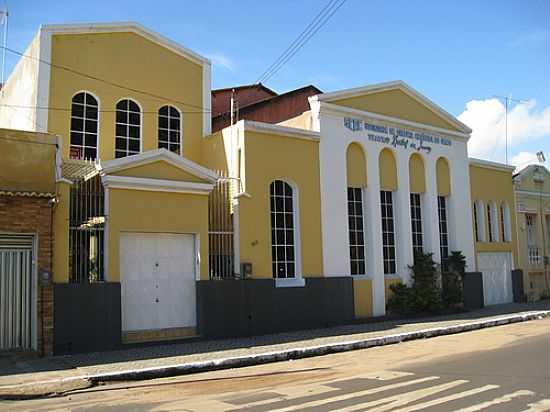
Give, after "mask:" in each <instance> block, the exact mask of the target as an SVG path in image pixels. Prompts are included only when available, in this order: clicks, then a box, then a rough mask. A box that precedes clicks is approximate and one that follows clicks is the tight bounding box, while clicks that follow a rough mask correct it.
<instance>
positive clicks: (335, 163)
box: [319, 119, 351, 276]
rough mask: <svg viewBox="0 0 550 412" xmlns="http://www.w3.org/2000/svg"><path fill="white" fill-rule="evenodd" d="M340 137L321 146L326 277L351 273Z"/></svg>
mask: <svg viewBox="0 0 550 412" xmlns="http://www.w3.org/2000/svg"><path fill="white" fill-rule="evenodd" d="M323 120H324V121H327V120H325V119H323ZM339 137H340V136H338V135H336V136H330V135H326V136H323V138H322V139H321V141H320V142H319V160H320V161H319V164H320V178H321V188H320V190H321V230H322V234H323V236H322V237H323V272H324V276H344V275H350V272H351V270H350V264H349V235H348V205H347V175H346V152H345V150H346V146H345V145H344V144H342V141H341V140H340V139H339Z"/></svg>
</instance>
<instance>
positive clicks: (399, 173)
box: [0, 23, 518, 353]
mask: <svg viewBox="0 0 550 412" xmlns="http://www.w3.org/2000/svg"><path fill="white" fill-rule="evenodd" d="M25 54H26V55H27V56H28V57H25V58H22V59H21V61H20V62H19V63H18V65H17V66H16V68H15V69H14V71H13V73H12V75H11V76H10V79H9V80H8V82H7V83H6V85H5V87H4V97H3V100H2V103H3V105H2V107H1V109H0V126H2V127H8V128H17V129H23V130H33V131H38V132H48V133H50V134H53V135H56V136H58V137H57V138H58V139H59V143H58V146H59V153H60V154H59V156H60V159H61V160H60V163H61V165H60V176H59V178H60V182H61V183H60V184H58V185H57V187H56V190H55V202H56V207H55V209H54V213H53V216H52V224H53V231H54V234H55V238H56V241H55V244H54V248H53V269H52V272H53V281H54V287H53V290H54V302H55V303H54V304H55V305H56V307H57V308H58V310H56V314H57V315H56V318H55V319H54V322H55V324H56V336H55V337H54V351H55V352H56V353H68V352H76V351H85V350H92V349H105V348H111V347H116V346H118V345H119V344H120V343H121V341H122V342H136V341H143V340H162V339H173V338H182V337H186V336H190V335H191V336H194V335H196V334H200V335H202V336H203V337H215V336H238V335H249V334H259V333H268V332H274V331H282V330H289V329H295V328H304V327H322V326H325V325H328V324H334V323H345V322H351V321H353V320H354V319H357V318H368V317H371V316H382V315H384V314H385V313H386V302H387V299H388V297H389V294H390V290H389V286H390V285H391V284H393V283H397V282H404V283H407V284H409V283H410V282H411V274H410V270H409V265H411V264H412V263H413V257H414V253H415V252H430V253H433V257H434V260H435V261H436V262H437V263H445V261H446V259H447V257H448V256H449V255H450V253H451V252H452V251H461V252H462V253H463V254H464V256H465V257H466V261H467V265H468V267H467V270H468V271H476V270H480V271H482V272H483V278H484V289H487V290H485V291H484V292H485V296H486V302H485V303H486V304H492V303H500V302H505V301H511V299H512V292H511V289H510V288H511V285H510V282H509V281H508V279H510V277H511V275H510V272H511V270H512V269H514V268H515V267H516V263H517V261H518V258H517V252H516V251H515V247H516V246H515V240H513V239H515V238H514V236H513V233H515V215H514V213H515V208H514V206H513V204H514V199H513V196H511V193H512V182H511V171H510V169H509V168H507V167H506V166H502V165H498V164H494V163H491V164H489V163H487V162H481V161H474V160H470V159H469V158H468V153H467V141H468V139H469V137H470V133H471V130H470V129H469V128H468V127H467V126H465V125H464V124H462V123H461V122H460V121H458V120H457V119H456V118H455V117H453V116H452V115H450V114H449V113H447V112H446V111H445V110H443V109H442V108H441V107H439V106H437V105H436V104H435V103H433V102H432V101H430V100H429V99H427V98H426V97H425V96H423V95H422V94H420V93H419V92H418V91H416V90H414V89H413V88H412V87H410V86H409V85H407V84H405V83H403V82H401V81H395V82H388V83H382V84H377V85H372V86H367V87H362V88H357V89H349V90H343V91H337V92H332V93H321V94H318V95H316V96H313V97H310V98H309V105H310V109H309V110H307V111H305V112H304V113H302V114H301V115H299V116H297V117H295V118H291V119H287V120H285V121H283V122H281V123H279V124H268V123H262V122H255V121H249V120H241V121H239V122H238V123H236V124H234V125H232V126H229V127H226V128H225V129H223V130H221V131H219V132H216V133H214V134H211V133H210V121H211V119H210V116H211V113H210V105H211V102H210V92H211V91H210V62H209V61H208V60H207V59H204V58H203V57H201V56H199V55H197V54H196V53H194V52H192V51H190V50H188V49H186V48H184V47H183V46H181V45H178V44H176V43H174V42H172V41H170V40H168V39H165V38H163V37H162V36H160V35H159V34H156V33H153V32H151V31H150V30H148V29H145V28H144V27H142V26H140V25H138V24H135V23H126V24H87V25H48V26H43V27H41V29H40V30H39V33H38V34H37V36H36V37H35V39H34V40H33V41H32V43H31V45H30V46H29V48H28V50H27V52H26V53H25ZM144 56H147V57H146V58H145V57H144ZM23 91H24V92H23ZM495 182H497V183H495ZM478 183H479V184H480V185H478ZM485 185H489V186H491V187H493V186H494V187H497V186H498V187H499V190H497V191H495V192H494V193H493V192H489V191H484V190H483V188H484V186H485ZM0 189H1V188H0ZM486 196H489V197H486ZM510 196H511V197H510ZM478 201H483V202H489V203H490V204H491V205H492V206H491V207H493V205H494V206H495V207H497V206H496V205H502V204H505V205H506V207H507V208H506V209H505V210H506V213H505V214H504V215H503V216H504V223H503V225H504V228H505V231H504V232H502V233H504V234H506V235H507V236H508V235H510V237H509V238H508V237H506V238H503V239H502V241H501V240H500V238H496V237H495V238H494V239H493V240H492V241H490V242H485V240H481V239H480V240H479V241H478V242H476V241H474V236H475V233H476V232H475V231H474V230H473V226H471V225H470V224H469V223H465V222H472V221H473V209H472V207H471V205H472V204H473V202H478ZM503 202H504V203H503ZM489 203H487V204H489ZM498 210H499V209H497V211H498ZM488 213H492V214H491V216H492V218H491V219H496V218H497V212H495V211H494V210H493V209H490V211H489V209H488ZM490 221H491V222H493V221H492V220H490ZM495 222H496V221H495ZM497 226H498V225H497ZM491 228H492V229H488V230H489V231H491V230H493V228H494V225H493V226H491ZM1 229H2V228H1V227H0V230H1ZM483 230H484V232H483V233H485V229H483ZM494 230H496V232H495V235H496V236H498V230H499V229H498V228H496V229H494ZM235 279H237V280H238V281H237V280H235ZM82 302H86V310H85V311H81V312H79V313H81V315H80V316H74V312H75V311H78V310H79V308H80V307H81V306H82ZM98 337H99V338H98Z"/></svg>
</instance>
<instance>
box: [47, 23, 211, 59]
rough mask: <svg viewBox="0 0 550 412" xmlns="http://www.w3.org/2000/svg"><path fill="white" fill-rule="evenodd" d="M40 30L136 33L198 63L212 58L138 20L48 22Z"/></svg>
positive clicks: (74, 32)
mask: <svg viewBox="0 0 550 412" xmlns="http://www.w3.org/2000/svg"><path fill="white" fill-rule="evenodd" d="M40 30H41V31H43V32H46V33H48V34H50V35H51V34H86V33H127V32H131V33H135V34H138V35H140V36H142V37H144V38H146V39H148V40H151V41H152V42H154V43H157V44H158V45H160V46H162V47H165V48H167V49H169V50H171V51H173V52H175V53H177V54H179V55H181V56H183V57H186V58H188V59H191V60H193V61H194V62H195V63H198V64H201V65H202V64H208V65H209V64H210V60H209V59H207V58H206V57H203V56H201V55H200V54H198V53H195V52H194V51H192V50H190V49H188V48H186V47H185V46H183V45H181V44H179V43H176V42H174V41H172V40H170V39H168V38H166V37H164V36H162V35H161V34H159V33H157V32H155V31H153V30H150V29H148V28H146V27H144V26H142V25H141V24H139V23H136V22H113V23H80V24H47V25H43V26H41V27H40Z"/></svg>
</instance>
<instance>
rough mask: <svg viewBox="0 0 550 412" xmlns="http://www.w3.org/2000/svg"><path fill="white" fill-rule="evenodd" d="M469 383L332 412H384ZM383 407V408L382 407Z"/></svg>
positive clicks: (364, 403) (445, 384)
mask: <svg viewBox="0 0 550 412" xmlns="http://www.w3.org/2000/svg"><path fill="white" fill-rule="evenodd" d="M465 383H468V381H466V380H456V381H452V382H447V383H443V384H441V385H437V386H430V387H428V388H424V389H418V390H416V391H412V392H405V393H400V394H398V395H393V396H389V397H386V398H381V399H376V400H374V401H369V402H363V403H357V404H355V405H351V406H346V407H344V408H340V409H333V410H332V411H331V412H356V411H364V410H365V408H369V412H375V411H376V412H384V411H388V410H391V409H394V408H397V407H399V406H403V405H406V404H408V403H411V402H414V401H417V400H418V399H422V398H425V397H426V396H430V395H434V394H436V393H438V392H442V391H445V390H447V389H452V388H455V387H457V386H460V385H463V384H465ZM380 405H381V406H380ZM373 406H378V408H375V409H370V408H372V407H373Z"/></svg>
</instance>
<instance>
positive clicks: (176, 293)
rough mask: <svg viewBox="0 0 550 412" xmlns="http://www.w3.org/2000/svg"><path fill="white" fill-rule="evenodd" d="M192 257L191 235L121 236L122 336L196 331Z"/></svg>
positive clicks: (134, 234)
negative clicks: (147, 331)
mask: <svg viewBox="0 0 550 412" xmlns="http://www.w3.org/2000/svg"><path fill="white" fill-rule="evenodd" d="M195 256H196V253H195V237H194V235H184V234H171V233H124V234H122V235H121V238H120V274H121V276H120V277H121V279H120V280H121V289H122V330H123V331H125V332H128V331H137V330H154V329H165V328H180V327H195V326H196V324H197V320H196V305H195V301H196V297H195V279H196V278H195Z"/></svg>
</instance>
